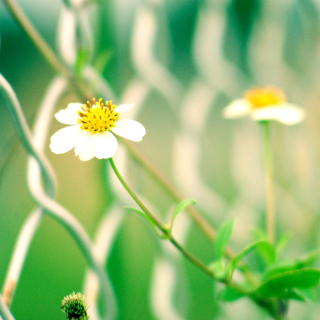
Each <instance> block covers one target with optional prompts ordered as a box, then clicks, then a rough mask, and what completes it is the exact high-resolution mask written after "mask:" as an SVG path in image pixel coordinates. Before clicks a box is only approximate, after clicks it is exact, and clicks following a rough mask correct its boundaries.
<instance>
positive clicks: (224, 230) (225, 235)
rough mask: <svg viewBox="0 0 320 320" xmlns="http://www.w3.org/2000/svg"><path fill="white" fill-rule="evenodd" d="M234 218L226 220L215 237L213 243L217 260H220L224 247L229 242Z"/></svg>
mask: <svg viewBox="0 0 320 320" xmlns="http://www.w3.org/2000/svg"><path fill="white" fill-rule="evenodd" d="M234 220H235V219H234V218H233V219H231V220H228V221H227V222H225V223H224V224H223V225H222V226H221V228H220V230H219V232H218V235H217V238H216V242H215V249H216V254H217V258H218V259H221V258H222V256H223V254H224V252H225V250H226V247H227V245H228V243H229V241H230V238H231V235H232V231H233V225H234Z"/></svg>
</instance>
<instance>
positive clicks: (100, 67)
mask: <svg viewBox="0 0 320 320" xmlns="http://www.w3.org/2000/svg"><path fill="white" fill-rule="evenodd" d="M113 54H114V53H113V51H111V50H105V51H103V52H102V53H100V54H99V55H98V56H97V58H96V59H95V61H94V64H93V66H94V69H95V70H96V71H97V72H98V73H99V74H102V73H103V71H104V69H105V68H106V66H107V64H108V62H109V61H110V60H111V58H112V56H113Z"/></svg>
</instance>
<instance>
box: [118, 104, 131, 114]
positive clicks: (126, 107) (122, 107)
mask: <svg viewBox="0 0 320 320" xmlns="http://www.w3.org/2000/svg"><path fill="white" fill-rule="evenodd" d="M132 107H133V103H131V104H121V105H120V106H117V107H116V108H115V109H114V112H119V113H123V112H125V111H127V110H129V109H131V108H132Z"/></svg>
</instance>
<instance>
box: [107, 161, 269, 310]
mask: <svg viewBox="0 0 320 320" xmlns="http://www.w3.org/2000/svg"><path fill="white" fill-rule="evenodd" d="M109 161H110V164H111V167H112V169H113V171H114V173H115V174H116V176H117V178H118V179H119V181H120V182H121V184H122V185H123V187H124V188H125V189H126V190H127V192H128V193H129V194H130V196H131V197H132V199H133V200H134V201H135V202H136V203H137V205H138V206H139V207H140V208H141V209H142V210H143V211H144V212H145V214H147V215H148V217H149V218H150V219H151V220H152V221H153V222H154V223H155V224H156V225H157V227H158V228H159V229H160V230H161V231H162V232H163V233H164V234H165V236H166V239H168V240H169V241H170V242H171V243H172V244H173V245H174V246H175V247H176V248H177V249H178V250H179V251H180V252H181V253H182V254H183V255H184V256H185V257H186V258H187V259H188V260H189V261H191V262H192V263H193V264H194V265H195V266H196V267H198V268H199V269H200V270H202V271H203V272H204V273H206V274H207V275H209V276H210V277H211V278H214V279H215V280H218V281H221V282H223V283H224V284H226V285H227V286H228V287H230V288H232V289H234V290H235V291H237V292H240V293H242V294H243V295H246V296H248V297H250V298H251V299H252V300H253V301H254V302H255V303H256V304H258V305H260V304H259V303H260V302H259V301H260V300H259V298H257V297H255V296H254V295H252V294H251V293H250V292H249V291H247V290H246V289H244V288H242V287H241V286H239V285H237V284H235V283H233V282H232V281H231V280H228V279H217V278H216V277H215V275H214V273H213V272H212V271H211V270H210V269H209V268H208V267H207V266H206V265H205V264H203V263H202V262H201V261H199V260H198V259H197V258H196V257H194V256H193V255H192V254H191V253H189V252H188V251H187V250H186V249H185V248H184V247H182V246H181V245H180V244H179V243H178V242H177V241H176V240H175V238H174V237H173V236H172V234H171V233H170V231H169V230H168V229H167V228H166V227H165V226H163V225H162V224H161V222H160V221H159V220H158V219H157V218H156V217H155V216H154V215H153V214H152V213H151V211H150V210H149V209H148V208H147V207H146V206H145V205H144V204H143V203H142V201H141V200H140V199H139V197H138V196H137V195H136V194H135V192H134V191H133V190H132V189H131V188H130V187H129V185H128V184H127V183H126V181H125V180H124V179H123V177H122V176H121V174H120V173H119V171H118V169H117V167H116V165H115V163H114V161H113V159H112V158H110V159H109ZM263 307H264V308H265V309H266V310H268V311H270V310H269V309H270V305H269V304H267V305H264V306H263Z"/></svg>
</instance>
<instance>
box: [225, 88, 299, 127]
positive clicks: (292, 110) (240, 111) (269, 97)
mask: <svg viewBox="0 0 320 320" xmlns="http://www.w3.org/2000/svg"><path fill="white" fill-rule="evenodd" d="M223 115H224V117H226V118H230V119H231V118H241V117H245V116H247V115H249V116H251V118H252V119H253V120H256V121H269V120H276V121H279V122H281V123H283V124H286V125H293V124H296V123H298V122H301V121H302V120H303V119H304V116H305V115H304V111H303V109H302V108H300V107H298V106H296V105H294V104H291V103H288V102H286V97H285V95H284V94H283V92H282V91H281V90H279V89H277V88H274V87H266V88H257V89H252V90H250V91H248V92H247V93H246V94H245V95H244V97H243V98H242V99H238V100H234V101H232V102H231V103H230V104H229V105H228V106H227V107H226V108H224V109H223Z"/></svg>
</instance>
